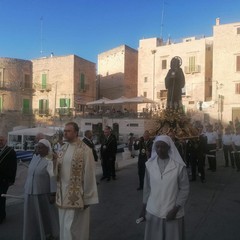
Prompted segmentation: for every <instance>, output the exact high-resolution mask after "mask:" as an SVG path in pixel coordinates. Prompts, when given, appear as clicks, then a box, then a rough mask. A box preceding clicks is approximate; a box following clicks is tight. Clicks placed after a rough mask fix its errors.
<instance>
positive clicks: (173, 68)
mask: <svg viewBox="0 0 240 240" xmlns="http://www.w3.org/2000/svg"><path fill="white" fill-rule="evenodd" d="M181 64H182V59H181V58H180V57H178V56H176V57H174V58H172V60H171V63H170V69H169V71H168V73H167V76H166V78H165V87H166V89H167V90H168V93H167V108H168V109H169V108H170V109H175V110H178V109H179V108H181V107H182V88H183V87H184V86H185V77H184V74H183V71H182V69H181V68H180V66H181Z"/></svg>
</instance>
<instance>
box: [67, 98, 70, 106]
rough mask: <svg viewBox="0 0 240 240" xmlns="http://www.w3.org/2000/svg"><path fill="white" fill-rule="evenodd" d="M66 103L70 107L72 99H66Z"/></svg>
mask: <svg viewBox="0 0 240 240" xmlns="http://www.w3.org/2000/svg"><path fill="white" fill-rule="evenodd" d="M66 105H67V107H68V108H70V99H69V98H67V99H66Z"/></svg>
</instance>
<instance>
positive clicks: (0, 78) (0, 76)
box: [0, 69, 4, 88]
mask: <svg viewBox="0 0 240 240" xmlns="http://www.w3.org/2000/svg"><path fill="white" fill-rule="evenodd" d="M2 87H4V81H3V69H0V88H2Z"/></svg>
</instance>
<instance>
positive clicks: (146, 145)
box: [134, 130, 153, 191]
mask: <svg viewBox="0 0 240 240" xmlns="http://www.w3.org/2000/svg"><path fill="white" fill-rule="evenodd" d="M152 145H153V140H152V139H151V138H150V133H149V131H147V130H146V131H145V132H144V134H143V136H142V137H141V138H140V139H138V140H137V141H136V142H135V143H134V149H135V150H139V155H138V177H139V187H138V188H137V190H138V191H139V190H142V189H143V183H144V176H145V168H146V167H145V163H146V161H147V160H148V159H149V158H150V157H151V152H152Z"/></svg>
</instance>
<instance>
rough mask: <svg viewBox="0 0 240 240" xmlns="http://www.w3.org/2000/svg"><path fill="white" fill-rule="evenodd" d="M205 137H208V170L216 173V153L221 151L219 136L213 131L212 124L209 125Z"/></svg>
mask: <svg viewBox="0 0 240 240" xmlns="http://www.w3.org/2000/svg"><path fill="white" fill-rule="evenodd" d="M205 136H206V137H207V158H208V164H209V168H208V170H211V171H212V172H216V168H217V161H216V151H217V150H218V149H219V142H218V140H219V139H218V134H217V133H216V132H214V131H213V126H212V125H211V124H209V125H207V131H206V133H205Z"/></svg>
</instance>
